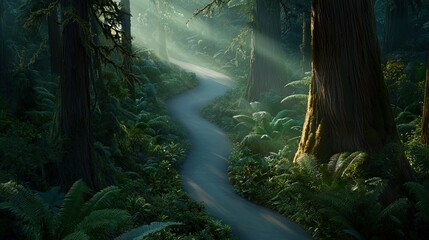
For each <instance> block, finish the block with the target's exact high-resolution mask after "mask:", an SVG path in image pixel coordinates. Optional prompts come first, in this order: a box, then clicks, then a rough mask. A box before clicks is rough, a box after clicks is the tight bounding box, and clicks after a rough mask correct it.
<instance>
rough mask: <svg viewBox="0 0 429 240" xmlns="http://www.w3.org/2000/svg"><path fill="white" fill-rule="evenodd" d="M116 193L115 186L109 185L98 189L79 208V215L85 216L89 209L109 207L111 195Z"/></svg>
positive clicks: (117, 191)
mask: <svg viewBox="0 0 429 240" xmlns="http://www.w3.org/2000/svg"><path fill="white" fill-rule="evenodd" d="M118 193H119V188H118V187H116V186H110V187H106V188H104V189H102V190H100V191H99V192H97V193H96V194H95V195H94V196H93V197H92V198H91V199H90V200H88V201H87V202H86V203H85V204H84V205H83V207H82V208H81V210H80V217H85V216H87V215H88V214H89V213H90V212H91V211H95V210H101V209H105V208H109V207H110V206H111V203H112V199H113V197H114V196H116V195H117V194H118Z"/></svg>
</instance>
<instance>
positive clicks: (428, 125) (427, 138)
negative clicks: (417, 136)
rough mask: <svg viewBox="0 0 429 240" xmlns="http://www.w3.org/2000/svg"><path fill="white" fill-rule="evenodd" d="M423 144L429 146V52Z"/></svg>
mask: <svg viewBox="0 0 429 240" xmlns="http://www.w3.org/2000/svg"><path fill="white" fill-rule="evenodd" d="M421 142H422V143H423V144H427V145H429V52H428V60H427V66H426V81H425V95H424V101H423V115H422V134H421Z"/></svg>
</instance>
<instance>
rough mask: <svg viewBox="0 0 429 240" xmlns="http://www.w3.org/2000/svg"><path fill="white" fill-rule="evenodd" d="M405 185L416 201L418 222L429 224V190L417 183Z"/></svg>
mask: <svg viewBox="0 0 429 240" xmlns="http://www.w3.org/2000/svg"><path fill="white" fill-rule="evenodd" d="M404 185H405V187H406V188H407V189H408V191H410V192H411V194H413V196H414V198H415V199H416V202H417V203H416V209H417V210H418V212H417V213H416V215H415V217H416V220H422V221H423V222H425V223H429V190H428V189H427V188H426V187H425V186H423V185H422V184H420V183H416V182H407V183H405V184H404Z"/></svg>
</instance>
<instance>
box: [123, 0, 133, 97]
mask: <svg viewBox="0 0 429 240" xmlns="http://www.w3.org/2000/svg"><path fill="white" fill-rule="evenodd" d="M121 6H122V10H123V11H124V13H125V14H124V15H123V16H122V21H121V24H122V31H123V32H124V36H123V38H122V46H123V48H124V50H125V51H126V54H125V55H124V61H123V65H124V68H125V71H126V72H127V79H126V80H127V86H128V91H129V93H130V96H131V99H133V100H135V99H136V93H135V83H134V79H133V78H132V77H130V76H131V72H132V66H131V65H132V61H131V55H132V49H131V8H130V0H121Z"/></svg>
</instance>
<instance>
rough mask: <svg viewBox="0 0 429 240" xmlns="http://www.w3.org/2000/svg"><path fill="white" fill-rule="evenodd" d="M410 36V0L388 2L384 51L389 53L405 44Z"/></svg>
mask: <svg viewBox="0 0 429 240" xmlns="http://www.w3.org/2000/svg"><path fill="white" fill-rule="evenodd" d="M407 36H408V0H393V1H391V2H387V3H386V16H385V26H384V34H383V52H384V53H389V52H391V51H392V50H394V49H397V48H398V47H401V46H403V45H404V42H405V41H406V40H407Z"/></svg>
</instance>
